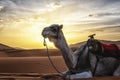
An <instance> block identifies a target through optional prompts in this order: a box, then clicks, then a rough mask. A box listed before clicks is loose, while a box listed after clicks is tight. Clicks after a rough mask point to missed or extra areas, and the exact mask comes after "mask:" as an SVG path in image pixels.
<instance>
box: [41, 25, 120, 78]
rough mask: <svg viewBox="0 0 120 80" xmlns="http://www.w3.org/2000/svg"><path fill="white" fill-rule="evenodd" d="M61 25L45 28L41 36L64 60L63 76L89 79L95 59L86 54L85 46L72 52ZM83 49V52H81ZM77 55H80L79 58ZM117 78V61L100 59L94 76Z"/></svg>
mask: <svg viewBox="0 0 120 80" xmlns="http://www.w3.org/2000/svg"><path fill="white" fill-rule="evenodd" d="M62 28H63V25H58V24H53V25H50V26H49V27H45V28H44V29H43V31H42V36H43V37H44V38H48V39H49V41H51V42H53V43H54V45H55V47H57V48H58V49H59V50H60V51H61V53H62V56H63V58H64V61H65V63H66V66H67V67H68V71H66V72H63V74H65V75H68V74H69V75H70V76H69V77H70V78H71V79H75V78H90V77H93V75H92V72H93V70H94V67H95V63H96V57H95V55H94V54H91V53H89V54H88V51H89V50H88V47H86V44H84V45H82V46H80V47H79V48H78V49H77V50H76V51H74V52H73V51H72V50H71V49H70V48H69V46H68V44H67V41H66V39H65V37H64V34H63V32H62ZM83 49H84V50H83ZM79 55H81V56H80V57H79ZM110 75H114V76H119V75H120V64H119V62H118V60H117V59H115V58H112V57H106V58H104V57H100V61H99V63H98V67H97V69H96V73H95V76H110Z"/></svg>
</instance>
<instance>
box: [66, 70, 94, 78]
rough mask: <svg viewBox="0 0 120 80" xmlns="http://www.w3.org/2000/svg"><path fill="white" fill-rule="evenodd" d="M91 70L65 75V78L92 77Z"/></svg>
mask: <svg viewBox="0 0 120 80" xmlns="http://www.w3.org/2000/svg"><path fill="white" fill-rule="evenodd" d="M92 77H93V76H92V72H91V71H84V72H81V73H77V74H72V75H67V78H70V79H79V78H92Z"/></svg>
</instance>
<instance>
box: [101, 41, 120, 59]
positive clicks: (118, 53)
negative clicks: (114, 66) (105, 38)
mask: <svg viewBox="0 0 120 80" xmlns="http://www.w3.org/2000/svg"><path fill="white" fill-rule="evenodd" d="M99 45H100V46H101V48H102V53H101V54H102V55H103V56H105V57H115V58H119V57H120V48H119V47H118V46H117V45H116V44H106V43H103V42H100V44H99Z"/></svg>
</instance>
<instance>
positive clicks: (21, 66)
mask: <svg viewBox="0 0 120 80" xmlns="http://www.w3.org/2000/svg"><path fill="white" fill-rule="evenodd" d="M51 58H52V60H53V62H54V64H55V65H56V67H57V68H58V69H59V70H60V71H61V72H63V71H65V70H66V65H65V63H64V61H63V59H62V57H61V56H56V57H51ZM0 73H41V74H46V73H56V71H55V70H54V69H53V67H52V66H51V64H50V62H49V60H48V58H47V57H6V58H0Z"/></svg>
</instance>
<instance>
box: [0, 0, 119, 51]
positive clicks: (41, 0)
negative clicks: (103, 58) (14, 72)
mask: <svg viewBox="0 0 120 80" xmlns="http://www.w3.org/2000/svg"><path fill="white" fill-rule="evenodd" d="M89 1H90V0H70V1H68V0H60V1H58V0H49V1H46V0H38V1H36V0H30V1H29V2H28V1H27V0H25V1H21V0H18V1H17V0H16V1H12V0H1V2H0V36H1V39H0V42H1V43H5V44H8V45H10V46H13V47H20V48H26V49H29V48H31V49H32V48H44V46H43V37H42V36H41V32H42V30H43V28H44V27H47V26H50V25H51V24H63V32H64V35H65V37H66V39H67V41H68V44H74V43H77V42H81V41H86V40H87V39H88V35H90V34H93V33H96V34H97V35H96V38H97V39H108V40H120V36H119V35H120V27H119V25H120V23H119V22H120V12H119V9H120V7H119V5H118V4H119V1H118V2H116V3H112V5H111V1H109V2H106V1H105V3H104V1H103V0H101V1H100V0H93V1H90V2H89ZM113 2H114V1H113ZM86 3H87V4H86ZM96 3H99V5H97V4H96ZM103 3H104V4H106V5H104V4H103ZM8 4H9V5H8ZM1 5H4V6H1ZM4 7H5V8H4ZM112 12H114V13H112ZM116 25H117V26H116ZM110 26H112V27H111V28H110ZM116 27H117V28H116ZM47 43H48V45H49V47H50V48H54V45H53V44H52V43H51V42H49V40H48V39H47Z"/></svg>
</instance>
